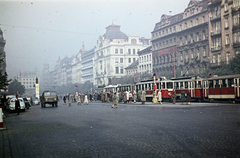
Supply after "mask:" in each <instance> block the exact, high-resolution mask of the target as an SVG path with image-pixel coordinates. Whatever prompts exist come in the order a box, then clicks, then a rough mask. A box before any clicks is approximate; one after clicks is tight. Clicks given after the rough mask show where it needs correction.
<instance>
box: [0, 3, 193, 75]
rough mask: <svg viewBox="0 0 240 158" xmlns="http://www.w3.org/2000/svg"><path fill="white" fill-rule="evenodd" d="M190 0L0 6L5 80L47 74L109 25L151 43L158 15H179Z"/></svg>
mask: <svg viewBox="0 0 240 158" xmlns="http://www.w3.org/2000/svg"><path fill="white" fill-rule="evenodd" d="M189 2H190V0H62V1H57V0H40V1H26V0H22V1H20V0H18V1H16V0H15V1H9V0H8V1H4V0H0V28H1V29H2V31H3V36H4V38H5V40H6V45H5V49H4V50H5V52H6V58H7V72H8V75H9V77H14V76H17V74H18V73H19V72H20V71H22V72H23V71H34V70H38V71H42V68H43V64H44V63H45V62H47V63H49V64H50V66H51V68H53V66H54V65H55V63H56V61H57V59H58V57H60V58H61V59H62V58H64V57H65V56H68V57H71V56H72V55H74V54H77V53H78V52H79V50H80V49H81V48H82V43H83V42H84V45H85V49H86V50H90V49H92V48H93V47H94V46H95V45H96V44H97V39H98V37H99V36H100V35H103V34H104V33H105V31H106V30H105V28H106V27H107V26H108V25H111V24H112V23H114V24H116V25H121V31H122V32H124V33H125V34H127V35H131V34H136V35H138V36H139V37H146V38H151V32H152V31H153V28H154V26H155V23H157V22H159V21H160V17H161V15H162V14H170V13H169V11H172V13H171V15H174V14H177V13H180V12H183V11H184V9H185V8H186V7H187V5H188V3H189Z"/></svg>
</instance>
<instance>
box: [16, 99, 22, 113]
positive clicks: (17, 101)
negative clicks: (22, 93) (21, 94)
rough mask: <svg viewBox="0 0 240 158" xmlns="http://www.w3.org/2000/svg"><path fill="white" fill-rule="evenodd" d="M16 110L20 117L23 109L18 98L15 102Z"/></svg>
mask: <svg viewBox="0 0 240 158" xmlns="http://www.w3.org/2000/svg"><path fill="white" fill-rule="evenodd" d="M15 110H16V112H17V113H18V114H17V115H19V113H20V110H21V108H20V102H19V100H18V98H16V100H15Z"/></svg>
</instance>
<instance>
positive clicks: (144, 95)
mask: <svg viewBox="0 0 240 158" xmlns="http://www.w3.org/2000/svg"><path fill="white" fill-rule="evenodd" d="M141 100H142V104H145V102H146V92H145V91H144V90H142V97H141Z"/></svg>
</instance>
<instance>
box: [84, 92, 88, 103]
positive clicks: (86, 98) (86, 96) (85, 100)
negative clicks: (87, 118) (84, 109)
mask: <svg viewBox="0 0 240 158" xmlns="http://www.w3.org/2000/svg"><path fill="white" fill-rule="evenodd" d="M85 103H87V105H88V95H87V94H85V97H84V105H85Z"/></svg>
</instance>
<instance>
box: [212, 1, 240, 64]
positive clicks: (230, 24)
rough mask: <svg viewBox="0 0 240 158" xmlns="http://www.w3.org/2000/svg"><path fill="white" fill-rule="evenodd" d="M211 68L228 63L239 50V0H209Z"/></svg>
mask: <svg viewBox="0 0 240 158" xmlns="http://www.w3.org/2000/svg"><path fill="white" fill-rule="evenodd" d="M208 7H209V17H210V20H209V46H210V64H209V66H210V67H211V68H215V67H219V66H221V65H222V64H229V61H230V59H232V58H233V57H235V55H236V54H238V53H239V52H240V23H239V21H240V0H209V3H208Z"/></svg>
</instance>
